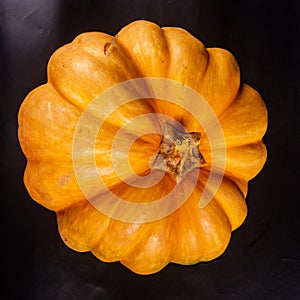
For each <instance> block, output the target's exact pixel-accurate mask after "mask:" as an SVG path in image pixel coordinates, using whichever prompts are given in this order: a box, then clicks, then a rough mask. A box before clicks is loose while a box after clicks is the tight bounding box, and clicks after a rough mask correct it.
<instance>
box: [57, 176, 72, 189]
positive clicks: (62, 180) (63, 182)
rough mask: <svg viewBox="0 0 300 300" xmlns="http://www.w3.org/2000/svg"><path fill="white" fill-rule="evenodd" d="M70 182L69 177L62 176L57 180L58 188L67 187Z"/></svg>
mask: <svg viewBox="0 0 300 300" xmlns="http://www.w3.org/2000/svg"><path fill="white" fill-rule="evenodd" d="M69 182H70V176H69V175H62V176H61V177H60V178H59V186H61V187H63V186H65V185H67V184H68V183H69Z"/></svg>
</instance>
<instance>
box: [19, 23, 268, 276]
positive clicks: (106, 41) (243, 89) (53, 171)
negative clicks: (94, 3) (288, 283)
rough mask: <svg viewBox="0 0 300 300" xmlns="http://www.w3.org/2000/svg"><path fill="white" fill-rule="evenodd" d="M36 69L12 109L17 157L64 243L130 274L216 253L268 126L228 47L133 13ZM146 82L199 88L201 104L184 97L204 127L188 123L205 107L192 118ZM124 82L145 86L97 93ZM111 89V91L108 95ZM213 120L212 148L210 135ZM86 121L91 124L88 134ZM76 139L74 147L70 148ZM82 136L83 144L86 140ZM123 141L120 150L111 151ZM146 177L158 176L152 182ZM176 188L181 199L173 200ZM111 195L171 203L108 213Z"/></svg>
mask: <svg viewBox="0 0 300 300" xmlns="http://www.w3.org/2000/svg"><path fill="white" fill-rule="evenodd" d="M47 71H48V81H47V83H45V84H43V85H41V86H39V87H37V88H35V89H34V90H32V91H31V92H30V93H29V94H28V95H27V96H26V98H25V99H24V101H23V103H22V105H21V107H20V110H19V114H18V122H19V128H18V136H19V141H20V145H21V148H22V151H23V153H24V155H25V156H26V158H27V165H26V169H25V172H24V183H25V186H26V188H27V190H28V192H29V194H30V195H31V197H32V198H33V199H34V200H35V201H37V202H38V203H40V204H41V205H42V206H44V207H46V208H47V209H49V210H52V211H54V212H55V213H56V215H57V222H58V230H59V233H60V235H61V237H62V240H63V241H64V242H65V244H66V245H68V246H69V247H70V248H72V249H74V250H76V251H81V252H84V251H91V252H92V253H93V254H94V255H95V256H96V257H97V258H99V259H100V260H101V261H104V262H116V261H120V262H121V263H122V264H123V265H125V266H126V267H127V268H129V269H130V270H132V271H133V272H135V273H138V274H152V273H155V272H158V271H160V270H161V269H162V268H164V267H165V266H166V265H167V264H168V263H170V262H172V263H177V264H184V265H191V264H195V263H198V262H201V261H209V260H213V259H215V258H216V257H219V256H220V255H221V254H222V253H224V251H225V249H226V248H227V246H228V244H229V241H230V237H231V232H232V231H233V230H235V229H237V228H238V227H239V226H240V225H241V224H242V223H243V222H244V220H245V218H246V215H247V206H246V202H245V198H246V195H247V188H248V182H249V180H251V179H252V178H254V177H255V176H256V175H257V174H258V173H259V172H260V170H261V169H262V167H263V165H264V163H265V161H266V155H267V152H266V147H265V145H264V143H263V141H262V138H263V136H264V134H265V132H266V129H267V110H266V107H265V104H264V101H263V100H262V98H261V96H260V95H259V93H258V92H257V91H255V90H254V89H253V88H251V87H250V86H249V85H247V84H245V83H242V82H240V70H239V67H238V64H237V62H236V60H235V58H234V57H233V55H232V54H231V53H230V52H228V51H226V50H224V49H220V48H206V47H205V46H204V45H203V44H202V43H201V42H200V41H199V40H198V39H196V38H195V37H194V36H193V35H191V34H190V33H189V32H187V31H186V30H184V29H181V28H175V27H165V28H161V27H159V26H158V25H157V24H155V23H152V22H149V21H144V20H138V21H135V22H132V23H130V24H128V25H127V26H125V27H124V28H122V29H121V30H120V31H119V33H118V34H117V35H116V36H114V37H113V36H110V35H108V34H105V33H101V32H85V33H82V34H80V35H78V36H77V37H76V38H75V39H74V40H73V41H72V42H70V43H69V44H66V45H64V46H62V47H61V48H59V49H58V50H56V51H55V52H54V53H53V55H52V56H51V58H50V60H49V63H48V69H47ZM147 78H148V79H149V82H150V83H151V80H152V79H153V80H162V81H164V80H165V81H167V82H170V84H171V85H170V86H171V87H172V86H173V87H175V88H174V90H175V92H174V93H173V94H172V91H169V90H165V91H166V92H167V93H169V94H168V95H169V98H172V95H173V96H174V95H175V96H176V95H178V91H179V93H181V92H180V91H186V90H187V89H188V90H189V91H193V92H195V93H196V94H198V95H200V96H201V97H202V99H204V100H205V101H204V102H205V104H203V103H202V104H201V103H200V100H199V102H197V101H198V100H197V101H196V100H195V101H194V100H193V103H192V105H193V106H194V107H195V110H197V107H198V106H200V104H201V105H202V107H204V106H205V105H206V106H207V107H209V108H210V112H211V113H212V114H213V115H214V116H215V118H214V119H213V120H214V121H212V120H211V118H209V119H210V121H209V122H208V123H205V122H204V123H205V124H204V125H205V126H204V125H203V124H202V123H201V122H199V118H198V117H201V118H202V119H203V118H205V116H206V115H205V114H206V113H203V116H199V115H198V113H195V112H194V111H190V110H188V109H186V107H184V106H185V105H186V104H189V105H190V103H191V102H192V99H190V98H188V97H186V98H185V97H181V98H183V100H182V102H181V103H182V105H179V104H178V103H177V102H176V103H175V102H172V100H170V101H168V99H160V98H159V97H155V96H153V95H155V93H153V86H151V87H149V89H148V88H147V86H148V85H149V82H147ZM135 80H144V82H145V86H144V87H143V88H140V91H137V92H135V93H134V92H133V94H134V95H135V96H134V97H133V96H132V95H129V96H128V99H129V98H130V97H131V98H130V99H131V101H129V100H128V101H127V102H126V103H125V102H124V103H122V102H117V101H116V100H114V99H115V98H109V101H108V100H107V101H106V100H105V99H106V98H105V97H106V96H105V93H106V91H109V90H111V89H114V87H116V86H119V85H120V84H121V85H122V83H124V82H133V84H131V87H133V89H134V88H135V85H134V84H135ZM138 89H139V85H137V87H136V90H138ZM131 90H132V89H131V88H129V89H125V90H124V93H125V94H130V93H131ZM145 90H147V92H146V93H145ZM150 90H152V91H150ZM143 93H144V94H143ZM121 94H122V93H121ZM121 94H120V92H118V93H115V97H116V99H117V98H122V97H121V96H120V95H121ZM99 95H100V96H99ZM103 95H104V96H103ZM118 95H119V96H120V97H119V96H118ZM139 95H141V96H140V97H139ZM181 95H186V93H185V92H184V93H181ZM97 97H98V98H97ZM99 97H100V98H101V99H100V98H99ZM95 99H98V102H97V105H94V106H93V105H91V104H92V103H93V102H94V101H95ZM99 99H100V100H101V101H102V102H101V101H100V100H99ZM202 102H203V101H202ZM118 103H119V104H118ZM110 105H112V106H113V107H114V109H111V107H110ZM203 105H204V106H203ZM83 115H84V118H85V122H82V120H83V119H82V118H83ZM155 115H156V116H158V117H157V118H155V117H153V116H155ZM143 116H144V118H140V121H139V122H135V121H136V120H138V119H139V117H143ZM141 120H142V121H141ZM131 121H132V123H130V122H131ZM215 123H218V126H219V129H220V130H221V132H222V137H223V142H222V143H223V144H222V143H219V141H215V140H214V136H213V133H214V132H215V131H214V128H216V124H215ZM78 124H81V128H79V127H78ZM90 124H92V125H91V126H94V127H95V130H94V133H93V137H91V138H90V137H89V132H90V130H91V128H89V125H90ZM99 124H101V126H100V125H99ZM128 124H129V125H128ZM130 124H132V126H130ZM207 124H208V125H207ZM97 126H98V127H97ZM180 126H181V127H182V128H181V127H180ZM209 128H212V130H210V129H209ZM122 129H124V130H123V132H121V131H122ZM209 132H212V134H209ZM117 136H119V137H120V138H119V139H118V140H117V141H116V142H115V143H114V141H115V140H116V137H117ZM76 138H77V139H78V141H79V144H80V143H83V145H81V146H80V145H79V148H80V147H81V148H80V151H78V152H76V153H77V154H76V153H75V154H74V145H75V144H74V143H75V140H76ZM86 139H87V140H91V141H90V142H86V144H85V140H86ZM126 141H130V143H129V145H127V144H126ZM123 143H125V144H126V147H125V148H126V149H127V150H126V151H127V155H125V156H124V155H122V153H123V152H122V151H121V150H120V149H119V148H120V147H121V148H122V145H123ZM115 144H117V151H116V152H115V154H114V153H113V150H112V149H114V147H115V146H114V145H115ZM89 145H90V147H91V148H89ZM218 145H219V148H220V149H219V148H218ZM85 147H86V148H85ZM118 147H119V148H118ZM222 149H223V151H221V150H222ZM219 150H220V151H219ZM118 151H119V152H118ZM121 152H122V153H121ZM123 154H124V153H123ZM114 155H115V161H114V159H113V156H114ZM124 157H125V160H124ZM75 159H76V162H74V160H75ZM91 161H92V163H91V164H89V163H88V162H91ZM125 161H126V162H127V164H126V163H125V165H124V166H123V165H122V164H123V163H124V162H125ZM218 166H219V168H218ZM222 166H223V168H222ZM76 168H78V170H77V171H76ZM116 168H118V171H116ZM95 170H96V171H95ZM80 172H82V173H81V175H80V176H79V177H80V178H79V177H78V173H80ZM151 174H152V175H151ZM153 174H154V175H155V176H154V175H153ZM212 174H217V175H218V174H219V175H220V176H219V177H218V176H216V178H217V177H218V178H219V184H217V185H215V186H213V189H215V190H213V189H212V190H210V194H211V199H210V201H206V203H205V204H203V203H202V205H201V203H200V204H199V199H201V195H203V193H204V191H205V190H207V189H208V190H209V189H210V187H209V186H207V183H208V181H209V178H210V176H211V175H212ZM133 175H136V176H135V177H134V176H133ZM132 176H133V177H132ZM151 176H152V177H153V176H154V177H155V178H158V177H159V180H156V182H154V183H153V182H152V181H151V180H152V179H153V178H152V177H151ZM96 177H97V178H96ZM99 178H100V181H99ZM151 178H152V179H151ZM99 182H100V184H99V185H98V183H99ZM151 182H152V183H151ZM145 183H146V186H145ZM143 184H144V185H143ZM95 185H96V186H95ZM86 188H90V190H91V193H90V194H88V193H87V192H86ZM180 194H185V199H184V200H182V201H181V200H180V201H181V202H180V201H179V202H178V201H177V200H176V199H177V198H178V197H177V196H178V195H180ZM91 195H92V196H91ZM93 195H97V197H96V198H97V201H96V202H97V203H98V204H97V203H96V202H95V203H96V204H95V203H93V199H91V198H93ZM112 195H115V197H117V199H121V200H120V201H121V202H122V201H123V202H126V203H127V204H128V203H129V204H130V203H131V204H136V205H137V206H136V207H137V210H138V208H139V207H140V206H138V205H139V204H147V205H148V204H149V205H150V204H152V203H156V201H157V200H158V199H165V200H164V201H166V202H163V203H164V204H163V205H165V206H167V207H169V206H172V201H173V200H174V201H175V202H176V201H177V202H176V203H177V204H176V205H177V206H176V207H172V208H171V209H167V210H166V211H164V212H163V213H162V214H159V213H160V211H161V208H162V207H165V206H160V207H159V209H157V208H156V210H155V211H154V212H153V213H152V215H151V218H150V217H149V218H148V219H147V218H146V219H142V218H140V219H137V218H136V219H134V217H132V214H134V209H133V210H130V211H127V210H126V209H123V208H122V207H123V206H122V205H121V206H120V207H121V208H122V209H119V210H118V207H119V205H120V201H119V202H109V201H110V200H109V199H112V198H111V197H112ZM170 195H171V196H170ZM163 197H165V198H163ZM105 201H106V202H105ZM102 202H103V203H107V205H108V208H107V209H106V210H105V209H104V210H103V209H102V208H101V205H102ZM110 203H112V204H111V205H109V204H110ZM147 205H146V206H145V207H146V208H147V207H150V209H151V206H149V205H148V206H147ZM115 211H119V213H120V214H119V215H116V214H114V212H115ZM145 211H146V210H145ZM145 211H144V213H145ZM138 213H140V211H139V212H138ZM146 214H147V212H146ZM155 214H156V215H157V216H158V217H155V216H156V215H155ZM121 215H122V217H120V216H121Z"/></svg>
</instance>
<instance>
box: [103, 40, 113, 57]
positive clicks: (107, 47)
mask: <svg viewBox="0 0 300 300" xmlns="http://www.w3.org/2000/svg"><path fill="white" fill-rule="evenodd" d="M110 46H111V43H110V42H107V43H106V44H105V45H104V47H103V52H104V55H107V54H108V49H109V47H110Z"/></svg>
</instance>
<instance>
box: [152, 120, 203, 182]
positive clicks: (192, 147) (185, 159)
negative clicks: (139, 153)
mask: <svg viewBox="0 0 300 300" xmlns="http://www.w3.org/2000/svg"><path fill="white" fill-rule="evenodd" d="M200 138H201V134H200V132H190V133H187V132H185V133H182V132H179V131H178V130H177V129H176V128H175V127H174V126H172V125H171V124H169V123H165V124H164V127H163V133H162V140H161V143H160V146H159V153H158V154H157V156H156V158H155V160H154V162H153V164H152V168H153V169H157V170H163V171H165V172H168V173H169V174H170V175H171V176H172V177H173V178H174V180H175V182H176V183H179V182H180V181H182V180H183V178H184V176H185V175H186V174H187V173H188V172H190V171H191V170H192V169H194V168H199V167H200V164H202V163H204V158H203V156H202V154H201V153H200V150H199V144H200Z"/></svg>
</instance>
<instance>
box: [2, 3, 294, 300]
mask: <svg viewBox="0 0 300 300" xmlns="http://www.w3.org/2000/svg"><path fill="white" fill-rule="evenodd" d="M299 3H300V2H299V1H297V0H295V1H287V0H286V1H277V2H274V1H258V0H251V1H246V0H240V1H238V0H237V1H224V0H219V1H218V0H213V1H210V0H206V1H202V0H201V1H192V0H185V1H183V0H181V1H175V0H174V1H172V0H169V1H148V0H147V1H146V0H145V1H138V0H131V1H130V0H111V1H106V0H105V1H92V0H85V1H71V0H69V1H68V0H52V1H50V0H22V1H18V0H1V1H0V28H1V31H0V34H1V36H0V51H1V60H0V67H1V72H0V73H1V74H0V76H1V96H0V99H1V102H0V105H1V110H0V111H1V119H0V120H1V127H0V133H1V145H0V149H1V153H0V155H1V156H0V157H1V182H2V191H3V193H2V197H1V198H2V199H1V200H2V201H1V203H2V204H1V223H2V224H1V229H2V232H1V250H2V254H1V271H2V272H3V275H4V278H5V280H4V281H3V280H2V283H4V286H3V287H2V289H1V295H0V296H1V298H2V299H33V300H35V299H84V300H90V299H165V300H167V299H168V300H177V299H222V300H223V299H225V300H226V299H230V300H231V299H238V300H240V299H283V300H285V299H300V266H299V261H300V247H299V244H300V243H299V239H300V238H299V236H300V230H299V229H300V226H299V225H300V222H299V219H300V211H299V204H298V203H299V201H300V197H299V195H300V193H299V192H300V191H299V185H300V182H299V179H300V176H299V163H298V162H299V146H297V145H298V142H299V126H298V116H299V113H300V111H299V100H300V97H299V96H300V93H299V92H300V81H299V68H300V64H299V55H300V49H299V35H300V27H299V18H300V9H299V8H300V7H299ZM136 19H146V20H150V21H154V22H156V23H158V24H159V25H160V26H177V27H183V28H185V29H187V30H188V31H190V32H191V33H192V34H193V35H195V36H196V37H197V38H198V39H200V40H201V41H202V42H203V43H204V44H205V45H206V46H207V47H221V48H225V49H228V50H229V51H231V52H232V53H233V54H234V56H235V57H236V59H237V61H238V63H239V66H240V68H241V74H242V80H243V81H244V82H246V83H248V84H250V85H251V86H253V87H255V88H256V89H257V90H258V91H259V92H260V94H261V95H262V96H263V98H264V100H265V102H266V105H267V108H268V113H269V127H268V131H267V134H266V136H265V138H264V141H265V143H266V145H267V147H268V160H267V163H266V165H265V167H264V169H263V170H262V171H261V173H260V174H259V175H258V176H257V177H256V178H255V179H254V180H252V181H251V182H250V189H249V194H248V196H247V203H248V208H249V214H248V216H247V219H246V221H245V223H244V224H243V226H242V227H241V228H239V229H238V230H237V231H235V232H234V233H233V235H232V239H231V242H230V245H229V247H228V249H227V250H226V252H225V253H224V254H223V255H222V256H221V257H219V258H218V259H216V260H214V261H212V262H209V263H199V264H197V265H194V266H179V265H175V264H170V265H168V266H167V267H166V268H165V269H163V270H162V271H161V272H159V273H157V274H154V275H150V276H139V275H136V274H134V273H132V272H131V271H129V270H127V269H126V268H125V267H123V266H122V265H121V264H119V263H111V264H107V263H102V262H100V261H98V260H97V259H96V258H94V257H93V255H91V254H90V253H77V252H74V251H72V250H70V249H69V248H67V246H65V245H64V244H63V242H62V241H61V239H60V237H59V235H58V232H57V225H56V219H55V215H54V213H53V212H51V211H48V210H46V209H45V208H43V207H41V206H40V205H39V204H37V203H35V202H34V201H32V200H31V198H30V197H29V195H28V194H27V192H26V190H25V188H24V185H23V182H22V176H23V171H24V167H25V163H26V161H25V158H24V156H23V154H22V152H21V150H20V147H19V143H18V139H17V113H18V109H19V106H20V104H21V102H22V101H23V99H24V97H25V96H26V94H27V93H28V92H29V91H31V90H32V89H33V88H35V87H37V86H38V85H40V84H42V83H44V82H45V81H46V65H47V62H48V59H49V57H50V55H51V54H52V53H53V52H54V51H55V50H56V49H57V48H58V47H60V46H62V45H64V44H66V43H68V42H70V41H71V40H72V39H73V38H75V36H76V35H78V34H79V33H81V32H84V31H94V30H96V31H102V32H106V33H109V34H112V35H114V34H116V33H117V32H118V31H119V30H120V29H121V28H122V27H123V26H124V25H126V24H128V23H129V22H131V21H134V20H136ZM2 294H3V295H5V298H3V297H2V296H3V295H2Z"/></svg>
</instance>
